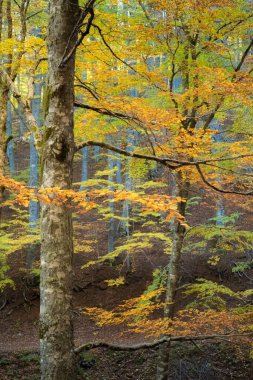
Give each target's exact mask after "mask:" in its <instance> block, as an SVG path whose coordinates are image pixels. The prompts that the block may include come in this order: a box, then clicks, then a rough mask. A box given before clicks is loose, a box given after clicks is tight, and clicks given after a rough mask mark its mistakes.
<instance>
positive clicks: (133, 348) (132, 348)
mask: <svg viewBox="0 0 253 380" xmlns="http://www.w3.org/2000/svg"><path fill="white" fill-rule="evenodd" d="M252 335H253V333H252V332H251V333H246V334H239V333H238V334H231V333H228V334H214V335H195V336H194V335H189V336H170V337H169V336H168V337H164V338H162V339H159V340H155V341H154V342H151V343H139V344H135V345H132V346H128V345H120V344H119V345H118V344H113V343H106V342H93V343H86V344H83V345H82V346H80V347H77V348H76V349H75V354H79V353H80V352H81V351H83V350H91V349H93V348H97V347H101V348H108V349H110V350H115V351H120V350H121V351H137V350H141V349H148V348H155V347H157V346H160V345H161V344H163V343H167V342H187V341H196V340H212V339H222V338H233V337H250V336H252Z"/></svg>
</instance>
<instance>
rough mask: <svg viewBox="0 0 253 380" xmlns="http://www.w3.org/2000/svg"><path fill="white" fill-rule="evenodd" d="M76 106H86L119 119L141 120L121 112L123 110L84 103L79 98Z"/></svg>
mask: <svg viewBox="0 0 253 380" xmlns="http://www.w3.org/2000/svg"><path fill="white" fill-rule="evenodd" d="M74 106H75V107H77V108H84V109H86V110H91V111H95V112H97V113H100V114H102V115H105V116H112V117H117V118H119V119H124V120H135V121H139V119H137V118H136V117H135V116H131V115H127V114H124V113H121V112H114V111H110V110H108V109H106V108H99V107H94V106H89V105H88V104H83V103H81V102H79V101H78V100H75V101H74Z"/></svg>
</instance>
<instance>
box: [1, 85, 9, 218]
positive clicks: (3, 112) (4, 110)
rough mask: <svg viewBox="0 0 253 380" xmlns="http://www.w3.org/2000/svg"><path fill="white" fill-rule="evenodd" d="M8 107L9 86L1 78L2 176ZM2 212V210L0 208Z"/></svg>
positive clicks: (5, 148)
mask: <svg viewBox="0 0 253 380" xmlns="http://www.w3.org/2000/svg"><path fill="white" fill-rule="evenodd" d="M7 107H8V88H6V86H5V85H4V83H2V81H1V78H0V176H3V175H4V174H5V163H6V153H7V145H6V143H7V134H6V120H7ZM3 193H4V188H3V187H0V207H1V204H2V201H3ZM0 212H1V210H0Z"/></svg>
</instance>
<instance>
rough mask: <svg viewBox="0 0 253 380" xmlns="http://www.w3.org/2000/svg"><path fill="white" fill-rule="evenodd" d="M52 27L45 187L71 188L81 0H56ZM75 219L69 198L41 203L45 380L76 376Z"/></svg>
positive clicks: (43, 379)
mask: <svg viewBox="0 0 253 380" xmlns="http://www.w3.org/2000/svg"><path fill="white" fill-rule="evenodd" d="M49 14H50V20H49V32H48V64H49V72H48V85H49V86H50V96H49V99H48V111H47V115H46V128H47V131H48V132H50V133H47V138H46V140H45V146H44V149H43V175H42V184H41V186H42V188H48V187H49V188H50V187H59V188H61V189H69V188H70V187H71V184H72V162H73V154H74V136H73V92H74V67H75V59H74V55H73V56H72V58H70V59H69V60H68V62H67V63H66V64H64V65H62V64H61V61H62V57H63V56H64V53H65V49H66V46H67V47H68V48H69V49H71V48H72V47H73V46H74V44H75V42H76V39H77V35H76V33H73V30H74V29H75V26H76V25H77V20H78V17H79V8H78V0H71V1H70V0H51V1H50V10H49ZM72 240H73V239H72V221H71V212H70V210H69V208H68V206H67V205H66V204H64V203H61V204H55V203H54V202H52V203H50V204H42V205H41V283H40V288H41V308H40V339H41V343H40V348H41V372H42V380H70V379H75V363H74V350H73V329H72V269H73V265H72V258H73V242H72Z"/></svg>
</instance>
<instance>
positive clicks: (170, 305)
mask: <svg viewBox="0 0 253 380" xmlns="http://www.w3.org/2000/svg"><path fill="white" fill-rule="evenodd" d="M175 176H176V179H175V184H174V189H173V190H174V191H173V195H174V196H176V197H181V198H184V199H187V198H188V193H189V187H190V184H189V183H188V182H184V181H182V178H181V175H180V173H176V174H175ZM185 209H186V202H180V203H179V205H178V211H179V213H180V214H181V215H182V216H185ZM184 235H185V227H184V226H182V225H181V224H180V223H178V222H174V223H173V226H172V243H173V244H172V252H171V255H170V261H169V264H168V268H167V283H166V296H165V303H166V304H165V307H164V317H165V318H173V316H174V306H175V295H176V289H177V286H178V277H179V269H180V260H181V253H182V248H183V242H184ZM168 338H169V337H168ZM170 349H171V342H170V340H169V341H168V342H166V343H165V344H164V345H162V346H161V347H160V350H159V357H158V365H157V374H156V380H168V375H169V358H170Z"/></svg>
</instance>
